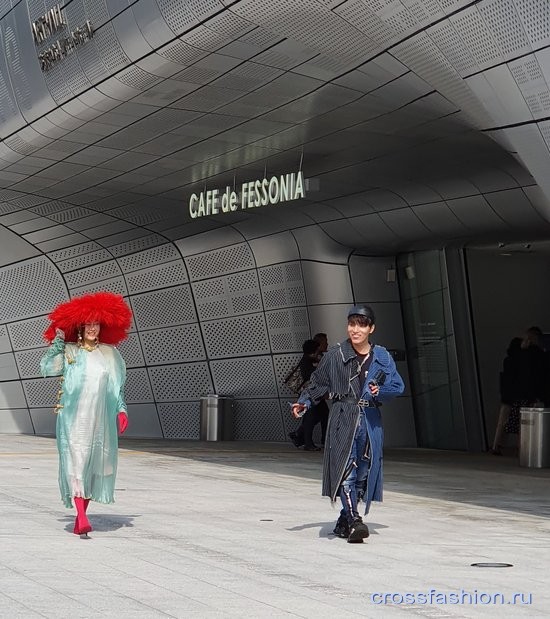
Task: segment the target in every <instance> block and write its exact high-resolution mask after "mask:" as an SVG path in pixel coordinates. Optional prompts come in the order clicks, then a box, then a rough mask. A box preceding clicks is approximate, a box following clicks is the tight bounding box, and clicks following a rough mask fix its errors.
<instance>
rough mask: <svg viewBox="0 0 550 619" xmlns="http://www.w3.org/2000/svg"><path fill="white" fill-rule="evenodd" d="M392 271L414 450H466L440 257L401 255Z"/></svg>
mask: <svg viewBox="0 0 550 619" xmlns="http://www.w3.org/2000/svg"><path fill="white" fill-rule="evenodd" d="M397 265H398V273H399V287H400V292H401V307H402V312H403V324H404V329H405V341H406V346H407V351H408V362H409V377H410V381H411V391H412V394H413V402H414V410H415V425H416V432H417V441H418V446H419V447H428V448H436V449H466V448H467V441H466V426H465V420H464V411H463V404H462V397H461V393H460V383H459V378H458V364H457V355H456V348H455V337H454V332H453V321H452V317H451V310H450V299H449V285H448V278H447V269H446V263H445V255H444V252H443V251H440V250H430V251H422V252H414V253H409V254H403V255H401V256H399V257H398V260H397Z"/></svg>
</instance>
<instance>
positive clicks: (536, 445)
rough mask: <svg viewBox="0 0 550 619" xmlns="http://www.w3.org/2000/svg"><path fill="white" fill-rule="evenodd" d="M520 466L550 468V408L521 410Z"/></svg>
mask: <svg viewBox="0 0 550 619" xmlns="http://www.w3.org/2000/svg"><path fill="white" fill-rule="evenodd" d="M520 414H521V423H520V440H519V465H520V466H526V467H529V468H536V469H540V468H546V467H550V408H522V409H520Z"/></svg>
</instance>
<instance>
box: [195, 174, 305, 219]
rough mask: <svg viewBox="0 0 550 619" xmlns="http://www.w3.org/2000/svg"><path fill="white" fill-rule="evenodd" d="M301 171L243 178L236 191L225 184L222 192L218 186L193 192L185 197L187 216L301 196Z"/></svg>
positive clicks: (226, 211)
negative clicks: (187, 206)
mask: <svg viewBox="0 0 550 619" xmlns="http://www.w3.org/2000/svg"><path fill="white" fill-rule="evenodd" d="M305 197H306V191H305V182H304V173H303V172H302V171H301V170H300V172H291V173H290V174H282V175H280V176H272V177H271V178H263V179H259V180H255V181H246V182H245V183H243V184H242V185H241V189H240V191H236V190H235V189H234V188H232V187H231V186H229V185H228V186H227V187H226V188H225V191H223V193H222V192H221V191H220V190H219V189H209V190H205V191H201V192H200V193H194V194H192V195H191V197H190V198H189V215H191V217H192V218H193V219H195V218H196V217H205V216H207V215H219V214H220V213H232V212H234V211H236V210H238V209H239V208H240V209H242V210H245V209H249V208H256V207H258V206H267V205H268V204H279V203H280V202H289V201H290V200H298V199H299V198H305Z"/></svg>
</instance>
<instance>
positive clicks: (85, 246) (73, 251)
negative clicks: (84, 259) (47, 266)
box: [48, 241, 103, 262]
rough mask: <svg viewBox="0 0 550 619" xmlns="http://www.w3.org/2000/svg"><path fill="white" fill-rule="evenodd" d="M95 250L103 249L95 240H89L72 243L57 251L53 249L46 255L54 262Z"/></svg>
mask: <svg viewBox="0 0 550 619" xmlns="http://www.w3.org/2000/svg"><path fill="white" fill-rule="evenodd" d="M96 250H103V248H102V247H101V245H99V244H98V243H96V242H95V241H89V242H85V243H81V244H79V245H73V246H72V247H67V248H66V249H60V250H58V251H53V252H51V253H49V254H48V256H49V257H50V258H51V259H52V260H53V261H54V262H61V261H62V260H68V259H69V258H74V257H76V256H81V255H83V254H88V253H90V252H92V251H96Z"/></svg>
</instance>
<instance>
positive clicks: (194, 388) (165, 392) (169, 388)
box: [149, 362, 212, 402]
mask: <svg viewBox="0 0 550 619" xmlns="http://www.w3.org/2000/svg"><path fill="white" fill-rule="evenodd" d="M149 376H150V377H151V383H152V385H153V393H154V394H155V400H156V401H157V402H170V401H172V402H179V401H181V400H198V398H200V396H202V395H207V394H208V393H212V381H211V380H210V372H209V371H208V366H207V364H206V363H205V362H199V363H182V364H179V365H163V366H159V367H152V368H149Z"/></svg>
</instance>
